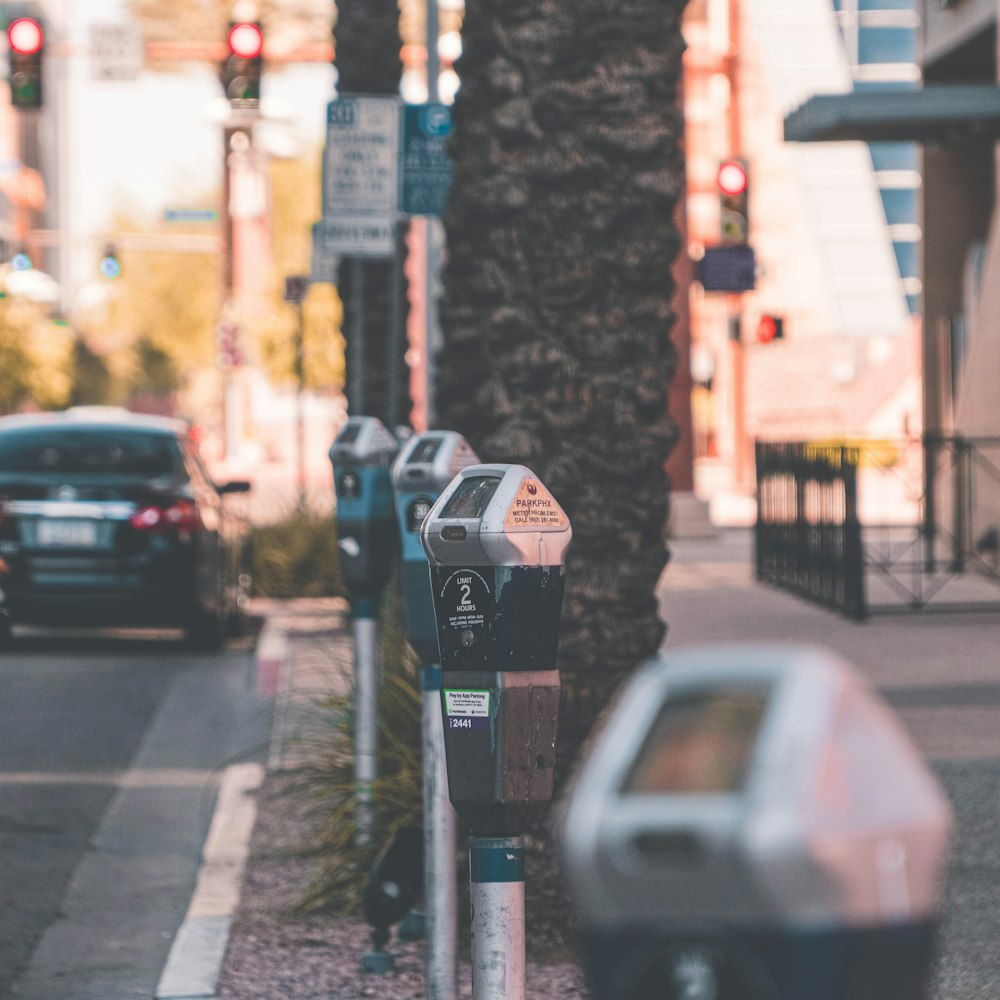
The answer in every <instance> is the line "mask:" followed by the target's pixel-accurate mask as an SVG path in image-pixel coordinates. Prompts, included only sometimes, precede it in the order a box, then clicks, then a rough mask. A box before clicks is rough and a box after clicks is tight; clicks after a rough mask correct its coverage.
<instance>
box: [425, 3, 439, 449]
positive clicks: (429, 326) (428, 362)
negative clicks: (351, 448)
mask: <svg viewBox="0 0 1000 1000" xmlns="http://www.w3.org/2000/svg"><path fill="white" fill-rule="evenodd" d="M440 33H441V21H440V17H439V10H438V0H427V101H428V103H432V104H433V103H437V101H439V100H440V96H441V95H440V78H441V59H440V57H439V56H438V35H440ZM424 232H425V233H426V234H427V247H426V253H425V255H424V260H425V263H426V267H427V271H426V280H425V282H424V289H425V298H424V302H425V305H424V308H425V310H426V311H425V314H424V316H425V318H424V371H425V372H426V373H427V428H428V430H430V429H431V428H432V427H434V426H436V424H437V401H436V398H435V397H436V394H435V382H436V381H437V352H438V347H439V346H440V339H441V334H440V330H439V327H438V309H437V289H438V287H439V285H440V282H439V280H438V276H439V274H440V271H441V243H442V239H441V236H442V228H441V220H440V219H435V218H428V219H427V224H426V226H425V227H424Z"/></svg>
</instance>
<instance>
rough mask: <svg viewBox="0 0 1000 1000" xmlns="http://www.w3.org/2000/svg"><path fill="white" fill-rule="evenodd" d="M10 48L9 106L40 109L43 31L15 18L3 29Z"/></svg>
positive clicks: (33, 22)
mask: <svg viewBox="0 0 1000 1000" xmlns="http://www.w3.org/2000/svg"><path fill="white" fill-rule="evenodd" d="M7 42H8V44H9V46H10V52H9V62H10V74H9V76H10V103H11V104H12V105H13V106H14V107H15V108H40V107H41V106H42V49H43V48H44V46H45V30H44V29H43V28H42V25H41V22H40V21H37V20H35V18H33V17H19V18H16V19H15V20H13V21H11V23H10V24H9V25H8V27H7Z"/></svg>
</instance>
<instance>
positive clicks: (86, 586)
mask: <svg viewBox="0 0 1000 1000" xmlns="http://www.w3.org/2000/svg"><path fill="white" fill-rule="evenodd" d="M249 488H250V484H249V483H247V482H243V481H240V482H231V483H226V484H225V485H223V486H217V485H215V484H214V483H213V482H212V480H211V478H210V476H209V475H208V472H207V471H206V469H205V466H204V464H203V462H202V460H201V458H200V456H199V455H198V451H197V448H196V447H195V445H194V442H193V441H192V440H191V437H190V434H189V432H188V429H187V427H186V425H185V424H183V423H182V422H180V421H176V420H170V419H167V418H163V417H149V416H141V415H138V414H134V413H129V412H128V411H126V410H118V409H116V408H111V407H77V408H73V409H69V410H66V411H64V412H60V413H37V414H31V415H19V416H10V417H2V418H0V591H2V595H3V596H2V602H0V608H2V614H3V615H4V616H5V618H6V620H4V621H0V632H2V634H3V636H4V637H9V635H10V626H11V624H15V625H16V624H18V623H20V622H23V623H31V624H38V625H50V626H54V625H59V626H61V625H72V626H81V625H95V626H96V625H100V626H124V625H129V626H170V627H180V628H182V629H184V630H185V632H186V634H187V637H188V639H189V640H190V641H191V642H192V644H193V645H196V646H198V647H201V648H214V647H218V646H220V645H221V644H222V642H223V640H224V638H225V635H226V631H227V628H229V627H230V626H232V625H233V624H234V623H237V622H238V621H239V620H240V618H241V616H242V613H243V611H244V609H245V604H246V600H247V597H248V595H249V583H250V577H249V569H248V566H247V565H246V553H247V532H246V521H245V518H244V517H243V516H241V514H240V512H239V511H235V510H232V509H231V507H232V506H233V505H232V503H231V502H227V495H229V494H236V493H245V492H246V491H247V490H249Z"/></svg>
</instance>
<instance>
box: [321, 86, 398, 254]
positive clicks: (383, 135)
mask: <svg viewBox="0 0 1000 1000" xmlns="http://www.w3.org/2000/svg"><path fill="white" fill-rule="evenodd" d="M399 104H400V101H399V98H398V97H384V96H371V95H366V94H342V95H341V96H340V97H339V98H338V99H337V100H335V101H331V102H330V104H329V105H327V130H326V148H325V150H324V153H323V219H322V225H321V226H320V227H319V229H318V230H317V234H318V235H319V236H320V238H321V241H322V242H323V246H324V249H325V250H326V252H327V253H331V254H333V253H336V254H343V255H347V256H357V257H361V256H369V257H387V256H391V255H392V253H393V252H394V250H395V218H396V210H397V207H398V199H399V166H398V160H399Z"/></svg>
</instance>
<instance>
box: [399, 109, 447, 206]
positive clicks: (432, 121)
mask: <svg viewBox="0 0 1000 1000" xmlns="http://www.w3.org/2000/svg"><path fill="white" fill-rule="evenodd" d="M451 127H452V126H451V109H450V108H449V107H448V106H447V105H446V104H408V105H406V106H405V107H404V108H403V148H402V161H403V171H402V173H403V188H402V192H401V194H400V207H401V210H402V212H403V214H404V215H432V216H441V215H442V214H443V213H444V208H445V204H446V203H447V200H448V189H449V188H450V187H451V159H450V158H449V157H448V153H447V152H446V150H445V142H446V140H447V138H448V136H449V135H451Z"/></svg>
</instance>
